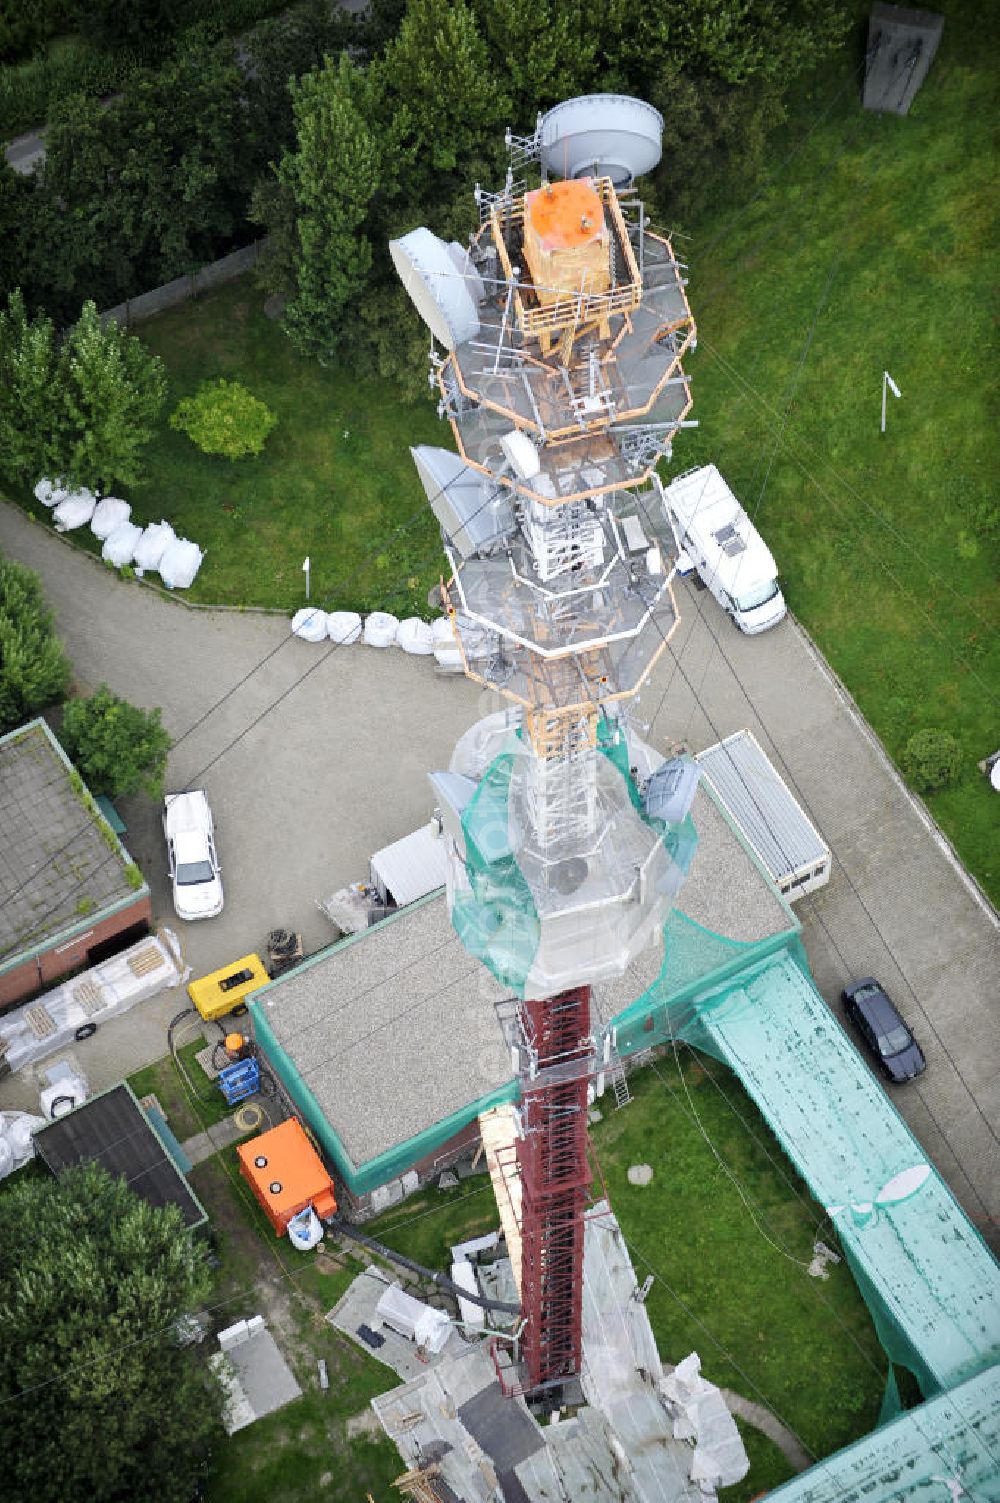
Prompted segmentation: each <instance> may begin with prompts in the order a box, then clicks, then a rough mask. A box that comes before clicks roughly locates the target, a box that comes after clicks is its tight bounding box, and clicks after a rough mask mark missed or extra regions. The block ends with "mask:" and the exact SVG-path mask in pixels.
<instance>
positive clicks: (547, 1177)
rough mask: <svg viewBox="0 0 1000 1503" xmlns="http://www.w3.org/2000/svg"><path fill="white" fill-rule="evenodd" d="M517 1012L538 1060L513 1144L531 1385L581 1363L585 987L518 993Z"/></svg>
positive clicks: (588, 1057)
mask: <svg viewBox="0 0 1000 1503" xmlns="http://www.w3.org/2000/svg"><path fill="white" fill-rule="evenodd" d="M521 1019H522V1026H523V1028H524V1034H525V1039H526V1042H527V1043H528V1045H529V1046H530V1048H531V1050H532V1053H533V1054H534V1056H535V1059H536V1061H537V1070H536V1073H534V1075H533V1077H530V1076H528V1075H524V1076H522V1082H521V1110H522V1120H523V1128H524V1132H523V1136H522V1137H521V1138H520V1139H519V1141H518V1145H517V1157H518V1165H519V1168H520V1171H521V1187H522V1203H521V1305H522V1309H523V1312H524V1315H525V1318H526V1322H527V1323H526V1326H525V1333H524V1348H523V1351H524V1364H525V1368H526V1380H527V1381H526V1386H527V1388H529V1389H531V1390H533V1391H534V1390H537V1389H539V1388H542V1387H545V1386H548V1385H552V1384H556V1383H560V1382H562V1381H564V1380H566V1379H568V1378H571V1377H573V1376H575V1375H576V1374H578V1373H579V1371H580V1355H581V1330H582V1313H583V1312H582V1306H583V1280H582V1277H581V1270H582V1268H583V1228H584V1221H583V1213H584V1207H585V1204H586V1199H587V1192H588V1187H589V1184H590V1168H589V1164H588V1160H587V1082H588V1079H589V1077H590V1074H591V1069H592V1040H591V1037H590V987H589V986H578V987H573V988H572V989H571V990H569V991H565V992H560V993H559V994H558V995H557V996H555V997H543V998H538V999H536V1000H533V1001H525V1002H524V1003H523V1004H522V1007H521Z"/></svg>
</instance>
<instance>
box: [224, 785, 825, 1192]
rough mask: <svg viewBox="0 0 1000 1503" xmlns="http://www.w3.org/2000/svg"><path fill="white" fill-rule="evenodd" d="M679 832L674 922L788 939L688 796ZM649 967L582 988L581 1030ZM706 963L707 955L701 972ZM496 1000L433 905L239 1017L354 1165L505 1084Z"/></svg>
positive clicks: (701, 795) (787, 924) (335, 952)
mask: <svg viewBox="0 0 1000 1503" xmlns="http://www.w3.org/2000/svg"><path fill="white" fill-rule="evenodd" d="M692 818H693V819H694V823H695V826H696V828H697V830H698V835H699V843H698V848H697V850H696V853H695V857H694V861H693V863H692V866H691V872H690V875H689V876H688V879H687V881H686V882H685V884H684V886H683V887H682V888H681V893H680V899H679V903H678V906H679V908H680V909H681V910H682V911H683V912H684V913H686V914H687V915H688V916H689V917H691V918H693V919H694V920H695V921H696V922H697V923H699V924H701V925H703V926H705V927H706V928H708V929H712V930H714V931H715V932H716V933H721V934H724V935H728V936H729V937H730V938H732V939H738V940H743V941H747V942H753V941H756V940H761V939H765V938H768V937H770V936H772V935H777V934H782V933H787V932H789V931H795V930H796V929H797V928H798V925H797V922H796V920H795V919H794V918H793V917H792V915H791V913H790V911H789V909H788V906H787V904H785V903H784V901H783V900H782V898H781V897H780V895H779V894H778V893H777V892H776V891H775V889H774V887H773V886H772V885H771V883H770V882H769V881H768V879H767V878H766V877H765V876H764V875H763V873H762V871H761V870H760V868H759V867H758V866H757V865H756V864H755V862H754V860H753V859H752V858H751V857H750V856H749V855H748V854H747V852H746V850H745V848H744V847H743V845H742V844H741V842H740V840H739V838H738V837H737V835H736V834H735V833H734V831H733V829H732V828H731V826H730V824H729V823H728V821H727V820H726V818H725V816H724V815H723V814H722V813H721V812H720V811H719V809H718V808H717V806H716V802H715V800H714V799H713V797H712V796H711V794H710V792H707V791H705V790H704V789H699V791H698V794H697V795H696V798H695V803H694V806H693V809H692ZM662 963H663V951H662V948H661V947H655V948H654V947H651V948H650V949H648V950H647V951H645V952H644V954H643V955H642V956H641V957H640V959H639V961H638V962H637V963H636V965H634V966H633V967H632V968H631V969H630V971H629V972H628V974H627V975H625V976H623V977H621V978H619V979H618V980H616V981H614V982H607V983H603V984H602V985H600V986H598V987H595V989H594V1013H595V1020H601V1021H606V1020H607V1019H608V1018H610V1017H611V1016H613V1015H615V1014H617V1013H619V1012H621V1011H622V1010H623V1009H624V1008H626V1007H627V1006H629V1005H630V1004H631V1003H632V1002H634V1001H635V1000H636V998H637V997H638V996H640V995H641V994H642V992H644V991H645V990H646V988H647V987H649V986H650V985H651V984H652V982H653V981H654V980H655V979H656V976H657V974H658V972H659V969H660V966H661V965H662ZM715 963H716V957H715V953H714V950H712V951H711V953H710V954H709V955H708V956H707V958H706V965H708V966H711V965H714V964H715ZM507 996H509V993H508V992H507V991H505V990H504V988H503V987H501V986H500V985H499V983H498V982H496V981H495V980H494V979H493V977H492V975H491V974H490V972H489V971H488V970H487V969H486V967H485V966H483V965H480V963H479V962H478V961H476V960H473V959H472V957H471V956H470V955H468V954H467V953H466V951H465V950H464V949H463V947H462V944H461V942H460V940H459V939H458V936H457V935H456V933H455V931H454V929H453V928H452V926H451V921H450V919H449V916H448V905H447V901H446V899H445V897H444V895H443V894H436V895H433V896H431V897H428V898H426V899H424V900H423V901H421V902H419V903H415V904H413V906H412V907H409V908H404V909H400V911H399V912H398V913H396V914H395V915H393V917H392V918H389V919H386V920H384V921H383V922H382V923H379V924H376V925H375V927H374V928H372V929H367V930H364V931H363V932H362V933H361V934H358V935H354V936H352V937H351V938H350V939H349V940H346V941H342V942H341V943H340V944H337V945H333V946H331V948H330V949H328V950H325V951H323V952H322V953H321V954H319V955H317V956H314V957H313V959H312V960H311V961H308V962H307V963H306V964H305V965H304V966H301V967H299V968H298V969H297V970H295V971H291V972H289V973H288V974H287V975H286V976H283V977H281V978H279V980H277V981H275V982H272V984H271V985H270V986H269V987H268V988H267V990H266V991H265V992H263V993H262V994H261V996H260V998H259V999H258V1000H257V1001H255V1002H254V1003H253V1004H252V1008H251V1011H252V1012H256V1011H258V1010H259V1011H260V1012H261V1014H262V1016H263V1018H264V1019H265V1021H266V1023H267V1025H268V1027H269V1028H270V1029H271V1030H272V1032H273V1033H274V1036H275V1038H276V1040H277V1042H278V1044H280V1046H281V1048H282V1049H283V1050H284V1051H285V1053H286V1054H287V1055H288V1057H289V1059H290V1060H291V1062H292V1064H293V1065H294V1066H295V1068H296V1070H298V1071H299V1073H300V1074H301V1076H302V1078H303V1080H304V1081H305V1083H306V1085H307V1086H308V1087H309V1089H310V1091H311V1092H312V1094H313V1096H314V1097H315V1098H316V1101H317V1104H318V1106H319V1108H320V1110H321V1111H322V1113H323V1115H324V1116H325V1118H326V1120H327V1121H328V1122H329V1123H330V1125H331V1127H332V1128H333V1130H334V1131H335V1132H336V1134H337V1136H338V1138H339V1139H340V1141H341V1143H342V1144H343V1146H344V1148H345V1150H346V1151H347V1153H348V1155H349V1156H350V1158H351V1160H352V1162H353V1163H354V1164H355V1165H360V1164H364V1163H366V1162H367V1161H368V1160H370V1159H373V1158H375V1157H377V1156H378V1155H379V1154H381V1153H385V1152H387V1151H388V1150H389V1149H390V1148H394V1147H396V1145H397V1144H399V1143H403V1142H406V1141H407V1140H408V1139H410V1138H413V1137H415V1136H416V1134H417V1133H420V1132H422V1131H424V1130H425V1129H426V1128H429V1127H432V1126H433V1125H434V1124H435V1123H437V1122H440V1121H442V1120H443V1119H444V1118H445V1117H447V1116H449V1115H450V1114H451V1113H453V1112H456V1111H460V1110H461V1109H462V1108H464V1107H467V1106H469V1105H470V1104H471V1103H472V1102H474V1101H476V1100H478V1099H479V1098H481V1097H483V1096H486V1095H488V1094H489V1093H490V1092H491V1091H494V1090H497V1089H498V1088H500V1087H502V1086H504V1085H506V1084H507V1083H508V1082H509V1081H510V1079H511V1061H510V1055H509V1053H508V1051H507V1048H506V1046H505V1044H504V1042H503V1038H502V1035H501V1031H500V1026H499V1023H498V1022H497V1017H496V1004H497V1002H499V1001H501V1000H502V999H504V998H505V997H507Z"/></svg>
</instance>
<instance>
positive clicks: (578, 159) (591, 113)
mask: <svg viewBox="0 0 1000 1503" xmlns="http://www.w3.org/2000/svg"><path fill="white" fill-rule="evenodd" d="M538 142H539V147H540V151H541V163H542V167H543V169H544V170H545V171H546V172H552V173H555V174H556V175H557V176H559V177H584V176H586V175H588V174H589V175H592V176H594V177H609V178H610V179H611V181H612V182H613V183H614V185H615V187H616V188H622V187H625V186H626V185H627V184H628V183H630V182H631V181H632V179H633V178H635V177H639V176H641V174H642V173H644V172H651V171H652V169H653V168H654V167H655V166H656V164H657V162H658V161H659V160H660V156H661V155H662V149H663V147H662V143H663V116H662V115H661V114H660V112H659V110H654V108H653V106H652V105H651V104H646V103H645V102H644V101H643V100H642V99H633V98H631V97H630V96H629V95H627V94H581V95H580V96H579V98H577V99H566V100H564V101H563V103H562V104H557V105H556V106H555V108H554V109H551V110H549V111H548V113H547V114H546V115H543V116H542V119H541V121H540V122H539V126H538Z"/></svg>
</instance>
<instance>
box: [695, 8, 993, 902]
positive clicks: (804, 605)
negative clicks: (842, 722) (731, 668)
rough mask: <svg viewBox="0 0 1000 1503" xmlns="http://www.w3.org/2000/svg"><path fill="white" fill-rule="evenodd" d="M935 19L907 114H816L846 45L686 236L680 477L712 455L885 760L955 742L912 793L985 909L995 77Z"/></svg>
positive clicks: (835, 84)
mask: <svg viewBox="0 0 1000 1503" xmlns="http://www.w3.org/2000/svg"><path fill="white" fill-rule="evenodd" d="M945 9H946V12H947V19H946V22H945V28H944V36H943V41H942V44H941V48H940V51H939V53H938V55H937V57H936V59H935V61H934V64H933V66H932V68H931V71H930V74H929V76H928V78H927V81H926V83H925V84H924V86H923V88H922V90H921V92H920V93H919V95H918V96H917V99H916V101H915V103H914V105H913V107H912V108H911V111H910V113H909V115H908V116H907V117H906V118H905V119H903V118H899V117H897V116H894V115H874V114H871V113H865V112H864V111H862V110H861V109H860V107H859V104H858V99H857V91H856V89H855V88H854V87H853V86H849V87H847V88H846V90H845V91H844V93H843V95H842V97H841V98H840V99H839V101H838V102H837V103H836V104H835V105H834V106H833V108H832V110H830V112H829V114H828V115H827V117H826V118H825V119H823V120H822V121H821V123H819V124H817V123H816V122H817V121H818V120H819V119H820V117H821V115H822V114H823V111H824V109H825V108H826V107H827V104H828V102H829V101H830V100H831V99H832V98H833V97H834V95H835V94H836V91H837V89H838V88H839V87H840V86H841V85H842V84H844V83H847V82H848V81H849V72H850V68H851V67H852V66H853V64H854V56H853V54H852V55H846V54H845V55H844V56H843V57H842V58H840V59H838V61H837V63H836V66H835V67H833V68H831V69H830V70H829V71H828V72H827V73H825V74H824V76H823V78H822V79H821V80H820V81H819V83H818V84H817V85H816V87H815V90H814V93H813V94H811V95H810V97H809V98H807V99H806V100H804V101H802V102H801V104H800V106H799V107H798V109H797V111H796V114H795V116H794V118H793V120H792V121H791V123H790V125H789V127H788V129H787V131H786V132H785V138H784V139H783V140H780V141H778V142H776V143H775V144H774V147H773V150H772V159H773V161H774V162H775V163H776V164H777V166H776V169H775V172H774V176H773V180H772V182H771V183H770V184H769V185H768V186H766V187H765V188H764V189H763V190H762V191H761V192H760V193H759V196H758V197H757V198H756V199H755V200H754V201H752V202H751V203H750V205H749V206H748V207H745V209H744V210H743V211H742V212H740V210H739V206H738V205H736V204H734V203H732V202H725V203H720V204H719V207H718V210H717V212H716V213H715V214H714V216H713V217H711V218H708V219H706V220H705V221H704V222H701V223H698V224H697V225H694V226H691V227H690V228H691V229H692V230H693V233H694V238H693V240H692V241H691V242H690V244H687V243H686V253H687V255H688V259H689V262H690V267H691V270H690V279H691V300H692V306H693V307H694V309H695V312H696V315H697V318H698V330H699V349H698V352H697V354H696V356H694V357H693V358H692V360H691V361H690V371H691V374H692V376H693V380H694V392H695V412H694V416H696V417H697V418H698V420H699V423H700V425H701V426H700V428H699V429H698V430H697V431H696V432H693V433H685V434H684V435H682V439H681V440H680V441H679V442H678V444H677V446H676V461H677V462H676V464H675V465H674V466H673V470H674V471H675V472H676V471H677V470H680V469H683V468H687V467H688V466H691V465H695V464H703V463H707V462H710V461H713V462H715V463H717V464H718V465H719V467H720V469H721V470H722V471H723V473H724V474H725V475H726V477H727V479H728V480H729V481H730V483H731V485H732V486H733V489H734V490H735V491H736V493H737V494H738V495H739V496H740V498H741V499H742V501H743V502H744V504H745V506H746V508H747V510H748V511H749V512H750V513H751V515H756V518H757V521H758V524H759V526H760V528H761V531H762V532H763V534H764V536H765V537H766V538H767V540H768V542H769V544H770V545H771V547H772V549H773V551H774V553H775V556H776V558H777V561H778V566H779V569H780V571H781V576H782V585H783V588H784V590H785V592H786V595H787V598H788V602H789V604H790V606H791V608H792V609H793V610H794V612H795V613H796V615H797V616H798V617H799V618H800V620H801V621H802V622H803V623H804V625H805V626H806V627H807V628H808V630H809V631H810V632H811V633H812V635H813V637H814V638H815V639H816V641H817V642H818V644H819V646H820V647H821V649H822V650H823V652H824V654H825V655H826V657H827V658H828V660H829V661H830V663H831V664H832V666H833V667H834V669H835V670H836V671H837V672H838V673H839V674H840V676H841V678H842V679H843V680H844V682H845V683H846V684H847V687H848V688H849V689H850V691H851V693H852V694H853V696H854V697H855V699H856V700H857V701H858V703H859V704H860V706H861V709H862V711H863V712H864V714H865V716H866V717H867V719H868V720H869V721H870V723H871V724H872V726H873V727H874V729H875V730H876V732H877V733H878V734H879V736H880V737H881V739H882V740H883V742H884V743H885V745H886V747H887V748H888V750H889V752H890V753H891V754H892V756H893V757H894V758H896V759H897V761H898V759H899V756H900V754H901V752H902V750H903V747H904V746H905V744H906V741H907V739H908V738H909V736H910V735H911V734H912V733H913V732H914V731H916V730H918V729H923V728H925V727H940V728H944V729H948V730H950V731H951V732H952V733H953V734H954V735H955V736H956V737H957V738H958V740H959V742H960V743H961V746H962V749H963V752H964V758H965V762H964V771H963V773H962V776H961V779H960V781H959V782H958V783H957V784H956V785H955V786H953V787H952V788H950V789H948V790H946V791H943V792H940V793H937V794H933V795H931V796H929V797H928V800H927V802H928V805H929V807H930V808H931V811H932V813H933V814H934V816H935V818H936V819H937V820H938V822H939V823H940V824H941V826H942V828H943V829H944V830H945V831H946V832H947V834H948V835H949V836H950V837H951V838H952V839H953V840H954V842H955V844H956V845H957V847H958V849H959V852H960V854H961V856H962V858H963V860H964V861H965V863H966V865H967V866H968V867H969V869H970V870H971V871H972V872H973V873H974V875H975V876H976V877H977V878H978V879H979V881H980V882H981V883H982V885H983V886H984V888H986V890H987V891H988V892H989V893H990V895H991V896H992V897H993V899H994V900H995V901H996V900H998V899H1000V854H998V852H1000V799H997V797H996V795H995V794H993V793H991V791H990V789H989V785H988V783H987V781H986V779H985V778H984V777H983V776H982V775H981V774H980V773H979V772H978V771H977V769H976V762H977V761H978V760H979V759H981V758H984V757H985V756H987V755H988V754H989V753H991V752H993V751H995V750H996V746H997V743H998V739H1000V736H998V715H997V707H998V695H997V689H998V686H1000V632H998V630H997V625H998V617H1000V610H998V607H1000V588H998V580H1000V569H998V548H997V525H998V509H997V503H996V499H995V496H996V489H995V487H996V447H995V421H996V420H995V412H996V407H995V400H994V397H995V390H996V384H995V376H994V364H993V358H992V350H991V342H992V341H991V329H992V325H991V307H993V306H995V303H994V297H993V292H992V287H993V286H994V285H995V280H996V271H997V254H996V252H997V238H996V219H995V214H994V213H993V201H994V193H993V171H994V168H993V164H992V161H991V158H990V153H989V148H988V143H987V136H986V133H984V132H983V130H982V125H981V122H982V121H983V120H986V119H992V118H995V116H996V109H997V86H996V79H997V77H998V68H997V57H996V49H995V44H994V45H993V46H992V47H991V43H990V40H989V38H988V36H987V34H986V33H985V32H984V30H983V28H982V26H981V25H980V24H978V19H977V17H978V15H979V13H978V10H977V8H976V7H974V6H972V5H971V4H967V3H965V0H961V3H957V4H953V5H949V6H946V7H945ZM814 126H815V128H814V129H812V133H811V134H808V132H809V131H810V129H811V128H812V127H814ZM792 151H796V152H797V154H796V155H795V157H794V160H793V161H792V162H790V163H788V164H787V165H781V164H782V162H783V159H784V157H785V156H786V154H787V153H789V152H792ZM685 228H689V227H687V226H686V227H685ZM885 369H887V370H888V371H889V372H890V373H891V375H892V376H893V378H894V379H895V381H896V382H897V384H898V385H899V387H900V389H901V391H902V400H899V401H896V400H894V399H893V398H892V396H891V395H890V397H889V404H890V409H889V413H888V427H887V432H886V433H885V434H884V435H883V434H881V433H880V431H879V425H880V398H881V384H882V372H883V370H885ZM991 511H992V517H993V521H992V524H990V523H988V521H987V514H988V513H989V512H991ZM991 534H992V535H991ZM718 630H719V633H720V637H721V641H722V646H723V648H724V647H725V632H726V630H727V624H726V623H725V622H721V623H720V626H719V628H718Z"/></svg>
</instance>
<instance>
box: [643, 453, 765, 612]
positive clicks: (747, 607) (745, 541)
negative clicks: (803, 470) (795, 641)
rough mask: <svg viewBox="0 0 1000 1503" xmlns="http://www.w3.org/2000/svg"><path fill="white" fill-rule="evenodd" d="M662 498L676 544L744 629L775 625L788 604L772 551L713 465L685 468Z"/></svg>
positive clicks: (724, 607)
mask: <svg viewBox="0 0 1000 1503" xmlns="http://www.w3.org/2000/svg"><path fill="white" fill-rule="evenodd" d="M664 499H665V501H666V505H667V512H668V515H669V516H670V519H671V521H672V523H673V525H674V531H675V533H676V536H677V546H678V548H680V549H681V551H682V552H684V553H686V554H687V555H688V557H689V558H690V560H691V562H692V563H693V565H694V567H695V569H696V570H697V572H698V575H699V577H700V578H701V580H702V581H703V582H704V584H705V585H706V587H707V588H708V589H709V590H710V592H711V593H712V595H714V597H715V599H716V600H717V601H718V602H719V604H720V605H721V606H722V608H723V610H724V611H725V612H726V614H727V615H729V616H731V617H732V619H733V621H734V622H735V623H736V625H737V626H738V627H739V629H740V631H742V632H745V633H746V634H747V636H754V635H755V634H756V633H757V632H761V631H767V629H768V627H769V626H777V624H778V622H779V621H780V620H781V619H782V618H783V617H784V615H785V611H786V607H785V600H784V596H783V595H782V593H781V590H780V589H779V587H778V571H777V569H776V567H775V563H774V559H773V557H772V555H771V550H770V549H769V548H768V546H767V544H766V543H765V542H764V539H763V538H762V537H761V535H760V533H759V532H758V531H757V529H756V528H755V527H754V525H753V523H752V522H751V521H750V518H749V517H748V516H747V514H746V512H745V511H744V510H743V508H742V506H741V505H740V503H739V502H738V501H737V499H736V497H735V496H734V495H733V493H732V491H731V490H730V489H729V486H728V485H727V484H726V482H725V480H724V479H723V478H722V476H721V475H720V473H719V471H718V470H717V469H716V467H715V465H714V464H706V465H702V466H701V468H700V469H695V470H685V472H684V473H683V475H678V477H677V479H676V480H672V481H671V482H670V484H669V485H668V486H667V487H666V488H665V490H664Z"/></svg>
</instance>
